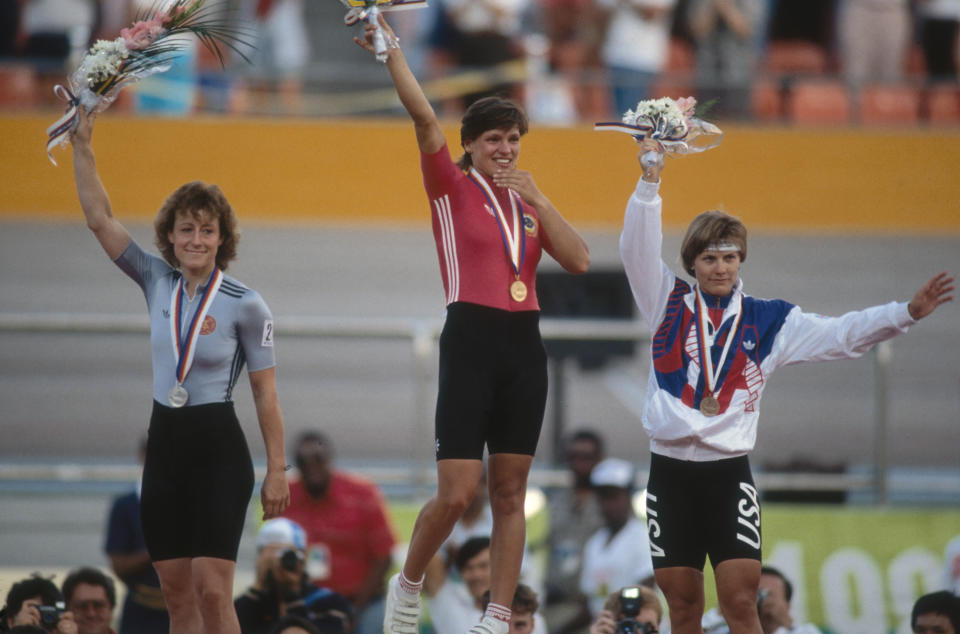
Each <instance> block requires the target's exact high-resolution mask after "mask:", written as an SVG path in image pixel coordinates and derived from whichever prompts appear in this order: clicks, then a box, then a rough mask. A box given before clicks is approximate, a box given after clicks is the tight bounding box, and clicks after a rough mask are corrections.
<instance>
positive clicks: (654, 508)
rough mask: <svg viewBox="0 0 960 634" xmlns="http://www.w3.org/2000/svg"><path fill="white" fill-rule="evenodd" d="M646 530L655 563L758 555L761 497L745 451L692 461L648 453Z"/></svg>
mask: <svg viewBox="0 0 960 634" xmlns="http://www.w3.org/2000/svg"><path fill="white" fill-rule="evenodd" d="M647 530H648V534H649V537H650V554H651V555H652V557H653V567H654V568H669V567H672V566H685V567H688V568H696V569H697V570H703V566H704V563H705V562H706V558H707V557H708V556H709V557H710V563H711V564H712V565H713V567H714V569H715V568H716V567H717V565H718V564H719V563H720V562H722V561H726V560H727V559H756V560H758V561H760V560H761V553H760V548H761V540H760V500H759V496H758V494H757V489H756V487H754V485H753V476H752V475H751V474H750V463H749V461H748V460H747V457H746V456H740V457H738V458H727V459H724V460H713V461H709V462H691V461H686V460H677V459H675V458H667V457H666V456H661V455H658V454H651V458H650V479H649V482H648V484H647Z"/></svg>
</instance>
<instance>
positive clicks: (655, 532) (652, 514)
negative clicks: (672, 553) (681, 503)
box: [647, 491, 666, 557]
mask: <svg viewBox="0 0 960 634" xmlns="http://www.w3.org/2000/svg"><path fill="white" fill-rule="evenodd" d="M656 502H657V496H655V495H654V494H653V493H650V491H647V533H648V535H649V540H648V541H649V542H650V556H651V557H666V553H665V552H664V551H663V548H661V547H660V546H658V545H657V543H656V542H655V541H653V540H654V539H656V538H658V537H660V522H659V521H658V520H657V517H658V515H657V509H656V507H655V506H654V504H656Z"/></svg>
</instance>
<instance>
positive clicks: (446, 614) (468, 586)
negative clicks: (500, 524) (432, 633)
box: [423, 536, 546, 634]
mask: <svg viewBox="0 0 960 634" xmlns="http://www.w3.org/2000/svg"><path fill="white" fill-rule="evenodd" d="M454 569H455V570H456V572H457V573H458V575H459V577H460V579H459V580H457V579H456V578H451V575H449V574H448V569H447V567H446V566H445V565H444V563H443V560H442V558H441V557H440V555H439V554H438V555H434V557H433V559H432V560H431V561H430V565H429V566H427V571H426V574H425V575H424V580H423V591H424V593H425V594H426V595H427V599H428V601H429V606H430V617H431V619H432V620H433V628H434V630H436V632H437V634H448V633H449V634H456V633H457V632H466V631H467V630H469V629H470V628H471V627H472V626H474V625H476V624H477V623H479V622H480V619H481V618H483V615H484V611H485V610H486V608H487V605H486V604H485V603H484V593H488V595H487V603H489V600H490V597H489V590H490V537H489V536H484V537H471V538H470V539H468V540H467V541H466V542H464V543H463V545H462V546H461V547H460V550H459V551H458V552H457V557H456V559H455V560H454ZM520 585H522V584H518V586H517V587H518V588H519V586H520ZM527 587H529V586H527ZM531 593H532V594H533V595H534V596H536V593H534V592H533V591H532V590H531ZM514 596H516V595H514ZM510 623H511V626H510V627H514V626H513V615H511V619H510ZM534 631H535V632H536V634H545V632H546V628H545V627H544V626H543V623H542V621H538V622H537V623H536V627H535V630H534Z"/></svg>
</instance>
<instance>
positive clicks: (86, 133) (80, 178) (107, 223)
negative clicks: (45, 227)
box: [70, 106, 130, 260]
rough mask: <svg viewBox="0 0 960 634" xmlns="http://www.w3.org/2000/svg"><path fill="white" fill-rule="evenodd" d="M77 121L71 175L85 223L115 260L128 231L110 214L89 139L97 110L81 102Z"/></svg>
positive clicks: (73, 141)
mask: <svg viewBox="0 0 960 634" xmlns="http://www.w3.org/2000/svg"><path fill="white" fill-rule="evenodd" d="M77 112H78V113H79V118H80V122H79V124H78V125H77V129H76V130H74V132H73V135H72V136H71V138H70V141H71V143H72V144H73V177H74V180H75V181H76V183H77V197H78V198H79V199H80V206H81V208H83V215H84V216H85V217H86V219H87V226H88V227H90V230H91V231H93V235H95V236H96V237H97V240H99V241H100V246H102V247H103V250H104V251H106V252H107V255H108V256H110V259H111V260H116V259H117V258H118V257H120V254H121V253H123V251H124V249H126V248H127V245H128V244H130V234H129V233H128V232H127V229H126V227H124V226H123V225H122V224H120V222H119V221H118V220H117V219H116V218H114V217H113V212H112V211H111V210H110V199H109V198H108V197H107V190H105V189H104V188H103V183H101V182H100V175H99V174H97V164H96V161H95V160H94V157H93V148H92V147H91V146H90V140H91V137H92V136H93V122H94V119H96V116H97V115H96V114H88V113H87V111H86V109H85V108H84V107H83V106H80V107H79V108H78V109H77Z"/></svg>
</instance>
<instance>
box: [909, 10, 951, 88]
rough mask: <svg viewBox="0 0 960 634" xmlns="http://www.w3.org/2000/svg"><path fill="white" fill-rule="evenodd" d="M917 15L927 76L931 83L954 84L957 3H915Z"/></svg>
mask: <svg viewBox="0 0 960 634" xmlns="http://www.w3.org/2000/svg"><path fill="white" fill-rule="evenodd" d="M918 14H919V17H920V41H921V43H922V45H923V59H924V62H925V63H926V65H927V75H929V77H930V79H932V80H933V81H956V80H957V32H958V29H960V0H918Z"/></svg>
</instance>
